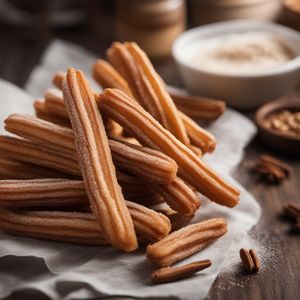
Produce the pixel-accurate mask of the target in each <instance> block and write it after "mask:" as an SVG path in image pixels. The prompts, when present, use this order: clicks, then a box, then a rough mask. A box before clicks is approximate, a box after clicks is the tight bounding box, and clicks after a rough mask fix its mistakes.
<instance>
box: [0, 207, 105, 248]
mask: <svg viewBox="0 0 300 300" xmlns="http://www.w3.org/2000/svg"><path fill="white" fill-rule="evenodd" d="M0 231H2V232H5V233H9V234H14V235H20V236H25V237H31V238H38V239H45V240H53V241H58V242H70V243H75V244H84V245H108V244H109V243H108V242H107V240H106V238H105V236H104V234H103V232H102V230H101V227H100V226H99V223H98V222H96V221H95V218H94V216H93V215H92V214H89V213H82V212H57V211H49V212H48V211H24V210H8V209H4V208H1V209H0Z"/></svg>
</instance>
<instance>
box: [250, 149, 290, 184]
mask: <svg viewBox="0 0 300 300" xmlns="http://www.w3.org/2000/svg"><path fill="white" fill-rule="evenodd" d="M254 170H255V172H256V173H258V174H260V175H261V176H262V178H263V179H264V180H265V181H267V182H269V183H273V184H275V183H280V182H281V181H283V180H284V179H285V178H287V177H288V176H289V175H290V174H291V172H292V167H291V166H289V165H288V164H286V163H284V162H283V161H280V160H278V159H276V158H274V157H272V156H270V155H266V154H264V155H262V156H261V157H260V159H259V162H258V163H257V165H256V166H255V168H254Z"/></svg>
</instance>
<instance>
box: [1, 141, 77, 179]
mask: <svg viewBox="0 0 300 300" xmlns="http://www.w3.org/2000/svg"><path fill="white" fill-rule="evenodd" d="M0 155H2V156H3V157H6V158H9V159H13V160H17V161H22V162H25V163H31V164H36V165H38V166H42V167H46V168H50V169H54V170H57V171H60V172H62V173H65V174H69V176H70V175H71V176H81V173H80V170H79V166H78V162H77V161H76V160H75V159H73V158H69V157H67V156H66V154H65V153H57V152H54V151H51V150H49V149H48V148H46V147H45V146H42V145H37V144H35V143H32V142H29V141H25V140H22V139H18V138H15V137H10V136H0Z"/></svg>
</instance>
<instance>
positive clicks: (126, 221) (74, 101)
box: [62, 68, 138, 251]
mask: <svg viewBox="0 0 300 300" xmlns="http://www.w3.org/2000/svg"><path fill="white" fill-rule="evenodd" d="M62 90H63V95H64V100H65V104H66V107H67V110H68V113H69V117H70V120H71V123H72V128H73V131H74V137H75V145H76V151H77V154H78V160H79V165H80V169H81V173H82V177H83V181H84V183H85V188H86V191H87V194H88V198H89V201H90V203H91V208H92V211H93V213H94V214H95V216H96V218H97V219H98V221H99V223H100V224H101V227H102V229H103V232H104V234H105V237H106V238H107V239H108V240H109V241H110V243H111V244H112V245H113V246H114V247H116V248H120V249H123V250H125V251H133V250H135V249H136V248H137V246H138V245H137V240H136V235H135V231H134V227H133V223H132V219H131V217H130V214H129V211H128V208H127V206H126V203H125V200H124V198H123V195H122V192H121V188H120V186H119V185H118V182H117V177H116V173H115V168H114V165H113V162H112V157H111V152H110V149H109V145H108V138H107V136H106V133H105V129H104V125H103V121H102V118H101V115H100V113H99V110H98V108H97V105H96V102H95V98H94V95H93V93H92V91H91V89H90V87H89V85H88V83H87V81H86V79H85V77H84V75H83V73H82V72H80V71H76V70H75V69H72V68H70V69H69V70H68V72H67V76H66V79H65V81H64V82H63V88H62Z"/></svg>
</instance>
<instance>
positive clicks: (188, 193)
mask: <svg viewBox="0 0 300 300" xmlns="http://www.w3.org/2000/svg"><path fill="white" fill-rule="evenodd" d="M150 188H152V189H153V190H154V191H156V192H157V193H159V194H160V195H162V196H163V197H164V199H165V201H166V202H167V203H168V205H169V206H170V207H171V208H172V209H173V210H175V211H176V212H178V213H179V214H180V215H183V216H188V217H190V216H194V214H195V212H196V210H197V209H198V208H199V206H200V201H199V199H198V196H197V195H196V193H195V192H194V191H193V190H192V189H191V188H190V187H189V186H188V185H187V184H186V183H185V182H184V181H183V180H182V179H180V178H179V177H177V178H176V179H175V180H174V181H173V182H171V183H169V184H166V185H159V184H157V185H152V187H150Z"/></svg>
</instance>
